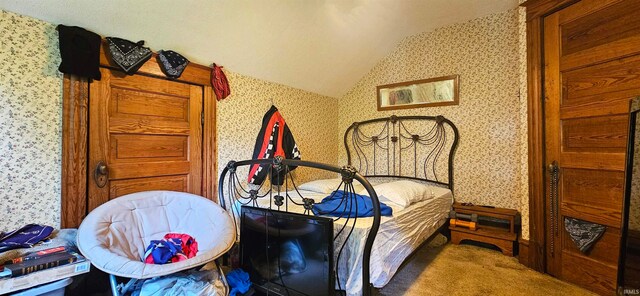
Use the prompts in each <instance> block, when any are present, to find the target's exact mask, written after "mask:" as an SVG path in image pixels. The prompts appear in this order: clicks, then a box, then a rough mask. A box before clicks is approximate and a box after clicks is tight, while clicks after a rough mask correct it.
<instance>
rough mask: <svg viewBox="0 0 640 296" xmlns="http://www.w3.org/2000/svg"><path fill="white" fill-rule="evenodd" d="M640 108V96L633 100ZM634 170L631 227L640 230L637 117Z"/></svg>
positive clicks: (634, 106) (639, 128)
mask: <svg viewBox="0 0 640 296" xmlns="http://www.w3.org/2000/svg"><path fill="white" fill-rule="evenodd" d="M639 109H640V98H639V99H636V100H635V101H633V103H632V106H631V110H639ZM633 140H634V144H633V145H634V150H633V171H632V172H631V193H630V200H629V229H632V230H635V231H640V118H636V134H635V136H634V138H633Z"/></svg>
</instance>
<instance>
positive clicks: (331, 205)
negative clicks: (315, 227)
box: [313, 190, 393, 218]
mask: <svg viewBox="0 0 640 296" xmlns="http://www.w3.org/2000/svg"><path fill="white" fill-rule="evenodd" d="M343 199H344V201H343ZM352 202H353V206H352V205H351V203H352ZM341 203H342V204H341ZM356 212H357V215H356ZM313 213H314V214H316V215H325V216H333V217H340V216H342V217H345V218H346V217H349V216H350V217H373V202H372V201H371V198H370V197H368V196H366V195H358V194H355V193H352V195H351V196H349V195H348V193H347V192H344V191H343V190H338V191H335V192H334V193H332V195H329V196H327V197H325V198H324V199H323V200H322V202H320V203H317V204H314V205H313ZM392 214H393V210H392V209H391V208H390V207H389V206H388V205H385V204H384V203H380V215H382V216H391V215H392Z"/></svg>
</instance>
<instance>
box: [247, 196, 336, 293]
mask: <svg viewBox="0 0 640 296" xmlns="http://www.w3.org/2000/svg"><path fill="white" fill-rule="evenodd" d="M240 221H241V222H240V223H241V224H240V265H241V267H242V268H243V269H244V270H245V271H247V272H248V273H249V276H250V279H251V282H252V283H253V285H254V288H255V289H257V290H258V291H261V292H263V293H268V295H282V296H298V295H300V296H302V295H305V296H324V295H334V294H335V276H334V272H333V219H331V218H326V217H317V216H307V215H302V214H295V213H289V212H282V211H277V210H270V209H263V208H257V207H250V206H242V209H241V220H240Z"/></svg>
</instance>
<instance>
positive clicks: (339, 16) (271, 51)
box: [0, 0, 518, 97]
mask: <svg viewBox="0 0 640 296" xmlns="http://www.w3.org/2000/svg"><path fill="white" fill-rule="evenodd" d="M517 5H518V0H324V1H323V0H183V1H173V0H156V1H152V0H135V1H132V0H111V1H96V0H92V1H88V0H64V1H63V0H48V1H44V0H0V8H1V9H3V10H8V11H12V12H16V13H19V14H24V15H28V16H32V17H35V18H38V19H42V20H45V21H48V22H51V23H55V24H60V23H61V24H66V25H76V26H81V27H84V28H86V29H88V30H91V31H94V32H96V33H98V34H101V35H103V36H116V37H122V38H126V39H130V40H132V41H138V40H145V41H146V44H147V45H148V46H150V47H151V48H152V49H154V50H159V49H173V50H175V51H177V52H180V53H182V54H183V55H184V56H186V57H187V58H188V59H190V60H191V61H194V62H197V63H201V64H205V65H209V64H210V63H212V62H216V63H218V64H220V65H223V66H225V67H226V68H228V69H229V70H231V71H234V72H237V73H241V74H245V75H249V76H253V77H256V78H260V79H264V80H268V81H272V82H277V83H281V84H285V85H288V86H292V87H296V88H300V89H304V90H307V91H311V92H315V93H319V94H323V95H327V96H332V97H340V96H342V95H344V94H345V92H347V91H348V90H349V89H350V88H351V87H352V86H353V85H354V84H355V83H356V82H357V81H358V80H359V79H360V78H361V77H362V76H363V75H364V74H366V73H367V72H368V71H369V70H370V69H371V68H372V67H373V66H374V65H375V64H376V63H377V62H378V61H379V60H380V59H382V58H383V57H384V56H385V55H387V54H388V53H389V52H390V51H391V50H393V48H394V47H395V46H396V44H397V43H398V42H399V41H400V40H402V39H403V38H404V37H406V36H410V35H414V34H417V33H420V32H424V31H430V30H433V29H435V28H438V27H443V26H446V25H450V24H453V23H458V22H462V21H465V20H469V19H473V18H477V17H481V16H485V15H488V14H491V13H495V12H500V11H505V10H508V9H511V8H515V7H516V6H517Z"/></svg>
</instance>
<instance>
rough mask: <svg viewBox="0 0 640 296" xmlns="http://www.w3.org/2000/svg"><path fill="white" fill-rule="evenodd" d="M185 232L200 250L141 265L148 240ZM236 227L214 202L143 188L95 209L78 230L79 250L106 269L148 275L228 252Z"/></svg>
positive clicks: (119, 273) (139, 276)
mask: <svg viewBox="0 0 640 296" xmlns="http://www.w3.org/2000/svg"><path fill="white" fill-rule="evenodd" d="M167 233H184V234H188V235H190V236H192V237H193V238H195V240H196V241H197V242H198V253H197V255H196V256H195V257H193V258H190V259H188V260H184V261H180V262H176V263H169V264H162V265H160V264H145V263H144V262H142V256H144V251H145V249H146V248H147V246H148V245H149V243H150V242H151V240H159V239H162V238H163V237H164V235H165V234H167ZM235 238H236V227H235V226H234V223H233V220H232V218H231V216H229V214H228V213H227V212H226V211H225V210H224V209H222V207H220V206H219V205H218V204H216V203H215V202H213V201H211V200H209V199H206V198H204V197H201V196H198V195H193V194H189V193H184V192H174V191H145V192H138V193H133V194H129V195H125V196H121V197H118V198H116V199H113V200H111V201H109V202H106V203H104V204H102V205H101V206H99V207H97V208H96V209H95V210H93V211H92V212H91V213H89V215H88V216H87V217H86V218H85V219H84V221H82V224H81V225H80V228H79V229H78V249H79V250H80V252H81V253H82V254H83V255H84V256H85V257H87V258H88V259H89V260H91V263H92V264H93V265H94V266H95V267H97V268H98V269H100V270H102V271H104V272H107V273H109V274H113V275H117V276H122V277H127V278H136V279H146V278H151V277H156V276H162V275H167V274H171V273H175V272H178V271H181V270H185V269H188V268H191V267H196V266H199V265H202V264H205V263H207V262H210V261H212V260H215V259H216V258H218V257H220V256H221V255H222V254H224V253H226V252H227V251H228V250H229V249H230V248H231V247H232V246H233V243H234V242H235Z"/></svg>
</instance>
